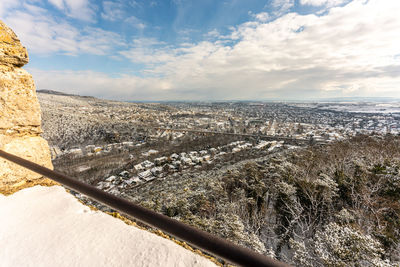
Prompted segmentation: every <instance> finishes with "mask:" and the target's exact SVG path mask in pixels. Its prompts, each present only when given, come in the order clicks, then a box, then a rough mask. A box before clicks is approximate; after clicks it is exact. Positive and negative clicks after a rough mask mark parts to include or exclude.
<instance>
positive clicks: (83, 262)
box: [0, 186, 215, 267]
mask: <svg viewBox="0 0 400 267" xmlns="http://www.w3.org/2000/svg"><path fill="white" fill-rule="evenodd" d="M0 244H2V246H1V249H0V259H1V264H0V265H2V266H58V267H61V266H182V267H183V266H215V264H214V263H212V262H211V261H209V260H208V259H206V258H203V257H201V256H199V255H197V254H195V253H192V252H190V251H189V250H186V249H184V248H183V247H181V246H179V245H177V244H175V243H174V242H172V241H170V240H167V239H164V238H161V237H159V236H157V235H155V234H152V233H149V232H147V231H144V230H140V229H138V228H136V227H133V226H129V225H126V224H125V223H124V222H122V221H121V220H119V219H116V218H114V217H112V216H109V215H107V214H105V213H102V212H100V211H92V210H90V209H89V208H88V207H87V206H85V205H83V204H81V203H80V202H79V201H78V200H77V199H75V198H74V197H73V196H72V195H70V194H68V193H67V192H66V191H65V189H64V188H62V187H60V186H53V187H42V186H35V187H31V188H26V189H24V190H21V191H19V192H17V193H15V194H13V195H10V196H7V197H5V196H3V195H0Z"/></svg>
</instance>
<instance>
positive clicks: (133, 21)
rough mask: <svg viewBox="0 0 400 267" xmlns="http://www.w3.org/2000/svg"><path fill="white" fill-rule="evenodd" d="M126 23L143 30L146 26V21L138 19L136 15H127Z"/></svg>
mask: <svg viewBox="0 0 400 267" xmlns="http://www.w3.org/2000/svg"><path fill="white" fill-rule="evenodd" d="M124 22H125V23H128V24H131V25H132V26H133V27H135V28H137V29H139V30H143V29H145V28H146V23H144V22H143V21H141V20H140V19H138V18H137V17H135V16H130V17H127V18H126V19H125V20H124Z"/></svg>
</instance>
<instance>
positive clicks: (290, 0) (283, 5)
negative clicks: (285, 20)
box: [272, 0, 294, 16]
mask: <svg viewBox="0 0 400 267" xmlns="http://www.w3.org/2000/svg"><path fill="white" fill-rule="evenodd" d="M293 6H294V0H273V1H272V7H273V8H275V11H274V14H275V15H276V16H280V15H282V14H284V13H286V12H288V11H289V10H290V9H291V8H292V7H293Z"/></svg>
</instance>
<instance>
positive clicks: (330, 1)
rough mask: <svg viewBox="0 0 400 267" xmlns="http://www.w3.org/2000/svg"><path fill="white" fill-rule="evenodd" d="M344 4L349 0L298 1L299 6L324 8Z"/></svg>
mask: <svg viewBox="0 0 400 267" xmlns="http://www.w3.org/2000/svg"><path fill="white" fill-rule="evenodd" d="M346 2H349V0H300V4H302V5H308V6H326V7H333V6H338V5H342V4H344V3H346Z"/></svg>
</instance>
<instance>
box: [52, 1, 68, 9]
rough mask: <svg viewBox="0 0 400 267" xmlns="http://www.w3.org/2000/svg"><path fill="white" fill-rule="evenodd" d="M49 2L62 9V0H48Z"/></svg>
mask: <svg viewBox="0 0 400 267" xmlns="http://www.w3.org/2000/svg"><path fill="white" fill-rule="evenodd" d="M49 3H50V4H52V5H54V6H55V7H56V8H58V9H64V0H49Z"/></svg>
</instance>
